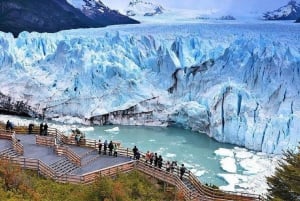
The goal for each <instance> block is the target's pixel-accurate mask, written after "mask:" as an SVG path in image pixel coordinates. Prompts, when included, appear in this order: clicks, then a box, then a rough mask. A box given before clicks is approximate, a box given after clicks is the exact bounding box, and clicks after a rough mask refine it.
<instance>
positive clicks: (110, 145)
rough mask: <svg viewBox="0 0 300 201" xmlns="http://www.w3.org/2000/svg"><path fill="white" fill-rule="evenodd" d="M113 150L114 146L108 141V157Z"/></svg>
mask: <svg viewBox="0 0 300 201" xmlns="http://www.w3.org/2000/svg"><path fill="white" fill-rule="evenodd" d="M113 149H114V144H113V142H112V141H110V142H109V144H108V150H109V152H108V155H110V156H111V155H112V151H113Z"/></svg>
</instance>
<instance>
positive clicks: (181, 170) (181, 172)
mask: <svg viewBox="0 0 300 201" xmlns="http://www.w3.org/2000/svg"><path fill="white" fill-rule="evenodd" d="M185 170H186V168H185V167H184V164H181V167H180V179H181V180H182V178H183V175H184V173H185Z"/></svg>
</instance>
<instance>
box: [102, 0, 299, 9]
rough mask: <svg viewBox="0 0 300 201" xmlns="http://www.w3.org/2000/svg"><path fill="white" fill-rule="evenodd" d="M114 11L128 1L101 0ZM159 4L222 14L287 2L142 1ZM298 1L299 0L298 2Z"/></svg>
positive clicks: (276, 0) (268, 0) (269, 6)
mask: <svg viewBox="0 0 300 201" xmlns="http://www.w3.org/2000/svg"><path fill="white" fill-rule="evenodd" d="M102 1H103V3H105V4H106V5H108V6H110V7H111V8H114V9H119V10H122V9H124V8H126V7H127V5H128V2H129V1H130V0H102ZM144 1H150V2H151V1H155V2H159V3H160V4H161V5H163V6H164V7H165V8H182V9H193V10H205V9H216V10H220V11H223V12H231V11H233V12H236V11H239V12H242V11H253V12H255V11H266V10H273V9H277V8H279V7H281V6H283V5H285V4H286V3H287V2H288V1H289V0H144ZM298 1H299V0H298Z"/></svg>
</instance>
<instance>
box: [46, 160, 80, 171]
mask: <svg viewBox="0 0 300 201" xmlns="http://www.w3.org/2000/svg"><path fill="white" fill-rule="evenodd" d="M50 168H52V169H53V170H54V171H55V172H56V173H57V174H58V175H64V174H68V173H71V172H72V171H74V170H75V169H77V168H78V167H77V166H76V165H75V164H74V163H72V162H71V161H69V159H68V158H66V157H64V158H62V159H61V160H59V161H56V162H55V163H52V164H51V165H50Z"/></svg>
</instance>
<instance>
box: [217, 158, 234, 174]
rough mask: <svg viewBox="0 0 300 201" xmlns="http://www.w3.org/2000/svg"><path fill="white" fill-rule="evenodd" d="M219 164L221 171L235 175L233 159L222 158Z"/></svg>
mask: <svg viewBox="0 0 300 201" xmlns="http://www.w3.org/2000/svg"><path fill="white" fill-rule="evenodd" d="M220 163H221V167H222V169H223V170H225V171H226V172H230V173H236V171H237V167H236V163H235V159H234V158H231V157H226V158H222V159H221V161H220Z"/></svg>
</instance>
